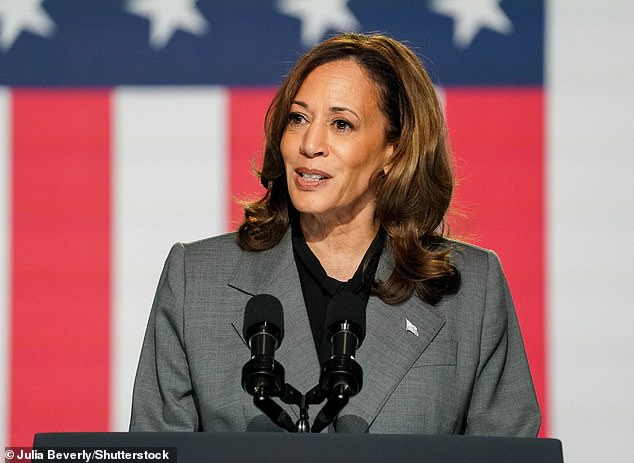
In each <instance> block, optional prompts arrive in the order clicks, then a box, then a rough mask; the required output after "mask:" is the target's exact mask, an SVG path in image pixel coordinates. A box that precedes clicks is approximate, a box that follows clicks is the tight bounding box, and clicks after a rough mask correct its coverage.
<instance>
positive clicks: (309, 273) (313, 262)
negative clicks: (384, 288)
mask: <svg viewBox="0 0 634 463" xmlns="http://www.w3.org/2000/svg"><path fill="white" fill-rule="evenodd" d="M292 232H293V254H294V256H295V264H296V265H297V271H298V272H299V281H300V283H301V285H302V294H303V295H304V303H305V304H306V309H307V311H308V319H309V320H310V327H311V330H312V332H313V339H314V341H315V348H316V349H317V353H318V355H319V361H320V363H322V364H323V363H324V362H325V361H326V360H328V359H329V358H330V355H331V352H330V349H331V348H330V341H329V340H328V339H326V335H327V329H328V327H326V326H324V324H325V321H326V313H327V311H328V303H329V302H330V300H331V299H332V297H333V296H334V295H335V294H337V293H339V292H340V291H350V292H353V293H355V294H358V295H361V296H362V297H363V299H364V301H365V304H366V305H367V302H368V299H369V298H370V294H371V292H372V282H373V281H374V276H375V274H376V269H377V266H378V264H379V258H380V257H381V252H382V251H383V245H384V243H385V237H384V233H383V231H382V229H379V232H378V233H377V234H376V236H375V237H374V240H373V241H372V243H371V244H370V246H369V247H368V249H367V251H366V252H365V255H364V256H363V259H362V260H361V263H360V264H359V267H358V268H357V270H356V272H355V273H354V275H353V276H352V278H350V280H348V281H345V282H344V281H339V280H336V279H334V278H331V277H329V276H328V275H327V274H326V271H325V270H324V268H323V267H322V266H321V263H320V262H319V259H317V256H315V254H313V252H312V251H311V250H310V248H309V247H308V245H307V244H306V240H305V239H304V235H303V234H302V231H301V228H300V226H299V224H297V223H294V224H293V226H292Z"/></svg>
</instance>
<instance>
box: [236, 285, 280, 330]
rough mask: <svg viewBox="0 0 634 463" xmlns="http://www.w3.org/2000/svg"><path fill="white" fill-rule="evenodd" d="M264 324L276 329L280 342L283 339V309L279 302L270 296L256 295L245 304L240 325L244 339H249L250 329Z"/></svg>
mask: <svg viewBox="0 0 634 463" xmlns="http://www.w3.org/2000/svg"><path fill="white" fill-rule="evenodd" d="M264 322H266V323H267V324H270V325H274V326H275V327H277V329H278V330H279V338H280V339H279V341H280V342H281V341H282V339H283V338H284V309H283V308H282V303H281V302H280V300H279V299H278V298H276V297H275V296H271V295H270V294H258V295H256V296H253V297H252V298H251V299H249V302H247V305H246V307H245V309H244V323H243V325H242V334H243V336H244V338H245V339H249V337H250V336H249V331H250V329H251V328H253V327H257V326H259V325H261V324H262V323H264Z"/></svg>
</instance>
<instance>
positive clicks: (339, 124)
mask: <svg viewBox="0 0 634 463" xmlns="http://www.w3.org/2000/svg"><path fill="white" fill-rule="evenodd" d="M334 124H335V128H336V129H337V130H339V131H342V132H343V131H345V130H348V129H351V128H352V124H350V122H348V121H346V120H345V119H337V120H336V121H335V122H334Z"/></svg>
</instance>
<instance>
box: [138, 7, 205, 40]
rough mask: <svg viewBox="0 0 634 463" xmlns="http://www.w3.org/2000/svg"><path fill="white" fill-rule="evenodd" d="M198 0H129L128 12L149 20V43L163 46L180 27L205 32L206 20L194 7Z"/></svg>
mask: <svg viewBox="0 0 634 463" xmlns="http://www.w3.org/2000/svg"><path fill="white" fill-rule="evenodd" d="M197 1H198V0H130V1H128V3H127V5H126V10H127V11H128V13H131V14H134V15H137V16H143V17H145V18H147V19H148V21H150V45H151V46H152V47H154V48H163V47H164V46H165V45H166V44H167V42H169V41H170V39H171V38H172V35H174V33H175V32H176V31H177V30H178V29H180V30H183V31H185V32H189V33H190V34H194V35H197V36H201V35H203V34H205V33H206V32H207V26H208V23H207V20H206V19H205V18H204V16H203V15H202V14H201V13H200V11H199V10H198V8H197V7H196V5H195V4H196V2H197Z"/></svg>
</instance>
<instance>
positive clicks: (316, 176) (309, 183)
mask: <svg viewBox="0 0 634 463" xmlns="http://www.w3.org/2000/svg"><path fill="white" fill-rule="evenodd" d="M295 174H296V175H295V183H296V184H297V186H298V187H299V188H301V189H313V188H315V187H318V186H320V185H322V184H324V183H325V182H326V181H327V180H328V179H329V178H330V175H328V174H327V173H326V172H322V171H318V170H309V169H297V170H295Z"/></svg>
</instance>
